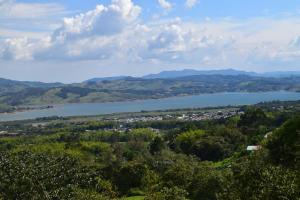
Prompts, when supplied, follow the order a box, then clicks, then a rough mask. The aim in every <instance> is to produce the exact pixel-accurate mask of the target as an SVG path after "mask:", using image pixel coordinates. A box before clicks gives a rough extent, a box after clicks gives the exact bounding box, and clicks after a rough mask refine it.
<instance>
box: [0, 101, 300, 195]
mask: <svg viewBox="0 0 300 200" xmlns="http://www.w3.org/2000/svg"><path fill="white" fill-rule="evenodd" d="M299 105H300V104H299V102H294V103H292V102H284V103H281V102H273V103H269V104H259V105H256V106H251V107H243V108H241V110H244V111H245V112H244V114H242V115H241V116H234V117H230V118H227V119H219V120H207V121H179V120H175V119H174V120H162V121H155V122H134V123H121V122H118V121H104V120H96V119H95V118H69V119H66V118H64V119H60V118H53V119H50V118H49V119H39V120H29V121H21V122H2V123H0V130H1V131H5V132H6V135H2V136H1V137H0V152H1V153H0V199H22V200H27V199H28V200H29V199H74V200H75V199H76V200H77V199H78V200H90V199H91V200H106V199H107V200H108V199H115V200H122V199H124V200H185V199H191V200H199V199H200V200H245V199H247V200H285V199H289V200H299V199H300V174H299V167H300V162H299V158H300V111H299V110H300V109H299V108H300V106H299ZM274 106H276V108H274ZM282 106H283V107H282ZM169 112H170V111H168V112H166V113H169ZM178 112H181V111H178ZM18 131H19V132H18ZM13 132H18V133H22V134H19V135H9V133H13ZM249 145H257V146H258V145H259V147H260V148H258V150H257V151H246V148H247V146H249Z"/></svg>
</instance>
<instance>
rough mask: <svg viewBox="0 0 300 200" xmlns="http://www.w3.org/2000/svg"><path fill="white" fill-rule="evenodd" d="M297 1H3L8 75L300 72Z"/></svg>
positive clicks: (2, 42)
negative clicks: (235, 71)
mask: <svg viewBox="0 0 300 200" xmlns="http://www.w3.org/2000/svg"><path fill="white" fill-rule="evenodd" d="M299 66H300V2H299V1H295V0H285V1H274V0H243V1H241V0H222V1H220V0H150V1H142V0H112V1H111V0H88V1H82V0H50V1H49V0H47V1H46V0H0V77H4V78H11V79H18V80H39V81H47V82H53V81H61V82H77V81H82V80H85V79H88V78H91V77H100V76H114V75H133V76H139V75H143V74H147V73H155V72H159V71H162V70H179V69H184V68H193V69H201V70H205V69H221V68H235V69H240V70H247V71H258V72H263V71H285V70H300V67H299Z"/></svg>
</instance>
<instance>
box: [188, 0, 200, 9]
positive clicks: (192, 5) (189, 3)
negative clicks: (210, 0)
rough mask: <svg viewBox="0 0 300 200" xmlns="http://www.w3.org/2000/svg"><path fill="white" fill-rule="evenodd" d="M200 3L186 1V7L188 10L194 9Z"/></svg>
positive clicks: (191, 0)
mask: <svg viewBox="0 0 300 200" xmlns="http://www.w3.org/2000/svg"><path fill="white" fill-rule="evenodd" d="M197 3H198V0H186V2H185V6H186V7H188V8H192V7H194V6H195V5H196V4H197Z"/></svg>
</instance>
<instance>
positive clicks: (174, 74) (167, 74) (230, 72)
mask: <svg viewBox="0 0 300 200" xmlns="http://www.w3.org/2000/svg"><path fill="white" fill-rule="evenodd" d="M199 75H223V76H238V75H247V76H258V75H259V74H257V73H255V72H245V71H239V70H234V69H224V70H207V71H204V70H203V71H198V70H193V69H184V70H180V71H163V72H160V73H158V74H149V75H146V76H143V77H142V78H144V79H157V78H160V79H165V78H179V77H185V76H199Z"/></svg>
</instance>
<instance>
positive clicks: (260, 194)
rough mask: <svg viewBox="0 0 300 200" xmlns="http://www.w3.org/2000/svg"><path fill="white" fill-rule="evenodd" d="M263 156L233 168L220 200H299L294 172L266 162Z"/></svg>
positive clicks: (299, 195)
mask: <svg viewBox="0 0 300 200" xmlns="http://www.w3.org/2000/svg"><path fill="white" fill-rule="evenodd" d="M264 157H265V155H261V154H258V155H254V156H253V157H252V158H250V159H247V160H245V161H243V162H242V163H239V164H237V165H235V166H234V167H233V169H232V171H233V174H232V176H229V177H230V178H229V179H228V182H227V183H225V184H226V185H225V187H224V190H223V192H222V193H220V194H219V199H222V200H243V199H249V200H284V199H289V200H298V199H299V198H300V193H299V191H300V190H299V185H298V184H297V172H295V171H292V170H289V169H285V168H283V167H280V166H273V165H270V164H268V163H266V162H265V158H264Z"/></svg>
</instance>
